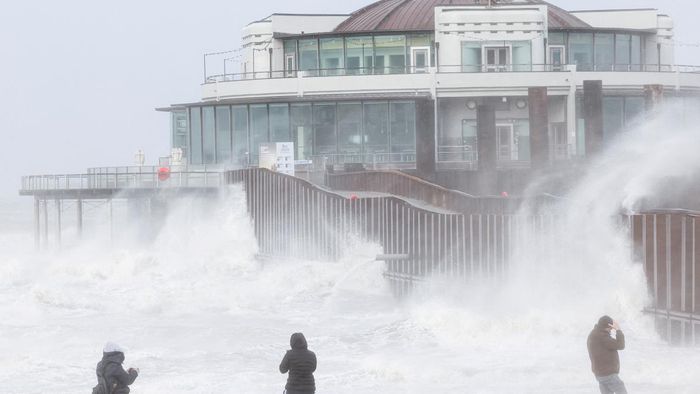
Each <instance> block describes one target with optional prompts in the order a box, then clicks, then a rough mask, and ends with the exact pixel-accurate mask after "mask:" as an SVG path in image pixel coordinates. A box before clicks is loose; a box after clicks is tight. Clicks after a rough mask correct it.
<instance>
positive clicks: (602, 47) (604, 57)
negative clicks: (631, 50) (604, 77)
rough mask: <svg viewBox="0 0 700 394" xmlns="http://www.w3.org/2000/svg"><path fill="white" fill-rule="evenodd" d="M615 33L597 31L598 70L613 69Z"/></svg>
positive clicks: (596, 61) (596, 55) (596, 60)
mask: <svg viewBox="0 0 700 394" xmlns="http://www.w3.org/2000/svg"><path fill="white" fill-rule="evenodd" d="M614 38H615V35H614V34H609V33H596V35H595V66H596V70H597V71H611V70H612V65H613V64H614V63H615V41H614Z"/></svg>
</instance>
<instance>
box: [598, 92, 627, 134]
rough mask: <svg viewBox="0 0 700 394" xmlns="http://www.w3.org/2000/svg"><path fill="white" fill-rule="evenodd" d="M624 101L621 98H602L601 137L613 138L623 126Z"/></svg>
mask: <svg viewBox="0 0 700 394" xmlns="http://www.w3.org/2000/svg"><path fill="white" fill-rule="evenodd" d="M623 110H624V99H623V98H622V97H603V135H604V136H605V138H606V139H608V138H613V137H614V136H615V135H616V134H617V133H618V132H619V131H621V130H622V127H623V126H624V124H625V123H624V122H625V120H624V113H623Z"/></svg>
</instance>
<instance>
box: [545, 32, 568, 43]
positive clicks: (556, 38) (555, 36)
mask: <svg viewBox="0 0 700 394" xmlns="http://www.w3.org/2000/svg"><path fill="white" fill-rule="evenodd" d="M564 34H565V33H564V32H553V31H550V32H549V37H548V39H547V44H548V45H566V37H565V35H564Z"/></svg>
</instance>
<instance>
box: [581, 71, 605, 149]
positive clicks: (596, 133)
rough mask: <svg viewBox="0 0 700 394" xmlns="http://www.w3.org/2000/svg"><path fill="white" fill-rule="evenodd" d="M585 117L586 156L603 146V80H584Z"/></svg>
mask: <svg viewBox="0 0 700 394" xmlns="http://www.w3.org/2000/svg"><path fill="white" fill-rule="evenodd" d="M583 117H584V119H585V123H586V127H585V130H586V135H585V137H586V156H593V155H595V154H597V153H598V152H600V150H601V149H602V147H603V81H583Z"/></svg>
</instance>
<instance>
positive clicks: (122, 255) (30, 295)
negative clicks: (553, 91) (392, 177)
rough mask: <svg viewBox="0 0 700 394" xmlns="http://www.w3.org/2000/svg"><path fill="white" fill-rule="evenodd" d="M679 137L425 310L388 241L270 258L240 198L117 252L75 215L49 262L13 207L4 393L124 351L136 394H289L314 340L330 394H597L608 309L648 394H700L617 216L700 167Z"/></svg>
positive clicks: (192, 210)
mask: <svg viewBox="0 0 700 394" xmlns="http://www.w3.org/2000/svg"><path fill="white" fill-rule="evenodd" d="M673 136H674V138H671V139H669V137H668V133H667V134H666V135H665V137H664V138H666V141H668V142H667V144H673V143H675V144H676V145H674V146H667V148H668V149H669V150H670V149H674V153H673V154H672V155H671V157H669V154H668V153H666V154H665V153H664V151H663V150H660V149H658V147H652V146H651V145H652V144H649V143H646V144H645V142H648V141H650V140H653V139H654V138H655V137H658V134H655V132H654V131H653V130H648V129H644V128H643V129H641V130H640V131H639V132H638V134H637V135H635V137H636V138H637V139H636V141H637V142H635V143H633V142H630V141H626V145H625V147H626V148H625V149H620V150H618V151H616V154H615V155H613V156H608V157H605V158H602V159H601V161H600V163H598V166H599V167H598V168H597V169H596V168H594V170H596V171H601V168H605V169H606V171H605V172H604V174H605V176H589V177H587V178H584V180H583V181H582V182H581V184H580V185H578V186H577V187H575V188H573V189H572V191H571V195H570V196H569V197H568V199H567V200H566V203H565V207H562V209H563V212H565V214H564V217H565V220H564V222H563V227H562V228H561V229H560V231H559V232H557V233H555V234H543V235H538V234H533V235H532V239H531V243H530V245H531V246H530V247H526V248H524V249H522V250H518V251H517V253H516V256H517V259H516V260H517V261H513V262H512V272H511V275H510V276H509V277H508V278H506V279H505V280H500V281H487V280H484V281H474V282H470V283H469V284H466V285H465V284H456V283H453V282H451V281H450V280H449V279H444V278H434V279H433V280H432V281H431V282H430V283H429V285H427V288H426V289H424V291H421V292H419V293H417V294H416V295H414V296H413V297H410V298H408V299H396V298H395V297H394V296H392V294H391V291H390V289H389V288H388V286H387V284H386V283H385V281H384V279H383V278H382V275H381V273H382V269H383V267H382V266H381V265H378V263H374V262H372V259H373V258H374V256H375V255H376V254H378V253H379V252H380V249H379V247H378V246H377V245H371V244H363V243H362V242H361V241H358V240H349V243H350V244H349V246H348V250H349V253H348V254H347V256H346V257H345V258H344V259H343V260H342V261H340V262H333V263H330V262H323V261H293V260H291V261H290V260H279V261H266V262H261V261H258V260H256V259H255V254H256V251H257V250H256V243H255V239H254V236H253V233H252V228H251V224H250V222H249V219H248V217H247V215H246V212H245V204H244V200H243V199H244V196H243V193H242V191H241V190H239V189H236V188H233V189H232V190H231V191H230V193H229V195H228V196H227V197H225V198H222V199H221V200H220V201H218V203H217V204H211V203H204V202H201V201H196V200H194V201H182V202H180V203H179V204H177V205H176V206H174V207H173V209H172V210H171V213H170V214H169V216H168V218H167V219H166V221H165V224H164V227H163V228H162V230H161V231H160V232H159V233H158V235H157V236H156V237H155V238H154V239H150V240H148V241H144V239H141V238H142V237H140V236H139V237H131V239H130V238H129V237H126V239H120V240H119V241H118V242H115V241H110V240H109V237H107V236H106V233H107V232H108V229H107V227H106V226H105V220H104V218H105V216H104V207H100V206H94V207H92V208H91V209H89V210H87V211H88V212H87V215H89V216H90V219H89V220H86V231H85V232H86V237H85V239H84V240H83V241H82V242H76V241H75V239H74V238H75V237H74V234H75V232H74V230H71V224H70V220H69V219H68V218H69V216H66V218H67V219H65V225H66V229H65V230H64V238H65V239H64V246H63V247H62V248H60V249H59V248H56V247H55V245H54V246H53V247H52V248H50V249H49V250H44V251H40V252H38V251H36V250H35V249H34V236H33V234H32V219H31V218H32V204H31V201H30V200H19V201H18V200H17V199H6V200H2V201H0V223H2V226H1V227H0V387H2V388H1V389H0V391H1V392H3V393H17V394H20V393H21V394H32V393H37V394H38V393H47V392H54V393H80V392H88V390H90V389H91V387H92V386H94V385H95V383H96V382H95V374H94V366H95V364H96V363H97V361H98V360H99V359H100V357H101V347H102V345H103V344H104V342H106V341H108V340H112V341H116V342H118V343H120V344H121V345H122V346H124V347H126V348H127V349H128V351H127V355H126V363H125V364H126V366H134V367H138V368H140V370H141V376H140V377H139V378H138V380H137V381H136V382H135V384H134V385H133V386H132V390H133V392H134V393H155V394H157V393H281V392H282V390H283V387H284V382H285V379H286V377H285V376H284V375H281V374H280V373H279V372H278V370H277V367H278V365H279V362H280V360H281V358H282V356H283V355H284V352H285V350H286V349H287V348H288V341H289V335H290V334H291V333H293V332H297V331H301V332H304V334H305V335H306V337H307V339H308V342H309V346H310V348H311V349H312V350H313V351H315V352H316V354H317V356H318V360H319V363H318V370H317V372H316V374H315V376H316V381H317V387H318V389H317V392H318V393H333V394H335V393H338V394H342V393H348V394H349V393H397V394H398V393H455V392H462V393H464V392H467V393H595V392H597V384H596V382H595V380H594V378H593V376H592V374H591V372H590V364H589V360H588V355H587V353H586V344H585V342H586V336H587V334H588V332H589V331H590V329H591V328H592V326H593V323H594V322H595V321H596V320H597V318H598V317H599V316H600V315H601V314H604V313H607V314H610V315H612V316H614V317H616V318H618V319H619V320H620V321H621V325H622V327H623V329H624V330H625V333H626V337H627V349H626V350H624V351H622V352H621V361H622V372H621V377H622V378H623V380H624V381H625V382H626V383H627V386H628V389H629V391H630V392H631V393H649V394H652V393H653V394H657V393H697V392H700V350H698V349H691V348H679V347H671V346H669V345H667V344H666V343H664V342H663V341H662V340H660V339H659V337H658V336H657V334H656V333H655V332H654V330H653V322H652V321H651V319H649V318H648V317H646V316H644V315H643V314H642V313H641V309H642V308H643V306H644V305H645V303H646V302H647V301H648V295H647V294H646V284H645V283H644V277H643V275H642V274H641V269H640V267H639V266H638V265H636V264H635V263H634V262H632V261H629V258H630V256H631V255H632V254H631V253H630V250H629V244H628V243H627V241H626V240H627V239H628V235H627V234H625V233H624V229H622V228H620V227H619V226H618V225H617V224H616V222H615V221H614V220H611V216H612V215H613V212H615V211H616V210H619V208H620V206H624V205H625V204H633V203H634V201H635V200H636V199H638V198H641V197H644V196H645V195H647V194H649V193H653V192H654V184H655V179H657V177H658V176H659V173H660V172H663V173H666V174H668V173H672V174H675V173H683V174H685V175H687V174H689V173H692V174H696V173H697V172H696V170H697V168H698V167H700V165H698V164H699V163H698V158H697V157H696V155H695V154H694V153H693V152H697V148H699V146H698V144H699V142H698V141H697V139H696V138H695V135H694V134H693V133H690V132H687V133H684V132H682V130H681V131H678V132H677V133H676V134H674V135H673ZM630 138H631V137H630ZM669 140H670V141H669ZM623 142H625V141H623ZM647 145H648V146H649V147H648V148H647V147H646V146H647ZM645 149H646V150H645ZM640 153H645V154H642V155H641V156H640ZM669 161H672V162H673V163H672V165H670V166H668V165H666V166H664V167H663V168H662V169H660V168H661V167H660V163H664V162H666V163H668V162H669ZM630 171H634V173H635V176H630ZM598 173H599V174H601V173H603V172H598ZM66 209H67V212H68V209H69V208H66ZM50 224H51V223H50ZM119 232H121V233H127V235H128V233H141V232H143V229H139V228H137V227H126V226H121V227H120V229H119ZM122 235H123V234H122ZM123 238H124V237H123ZM135 240H136V241H138V242H135ZM543 250H546V253H545V254H543V252H542V251H543Z"/></svg>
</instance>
